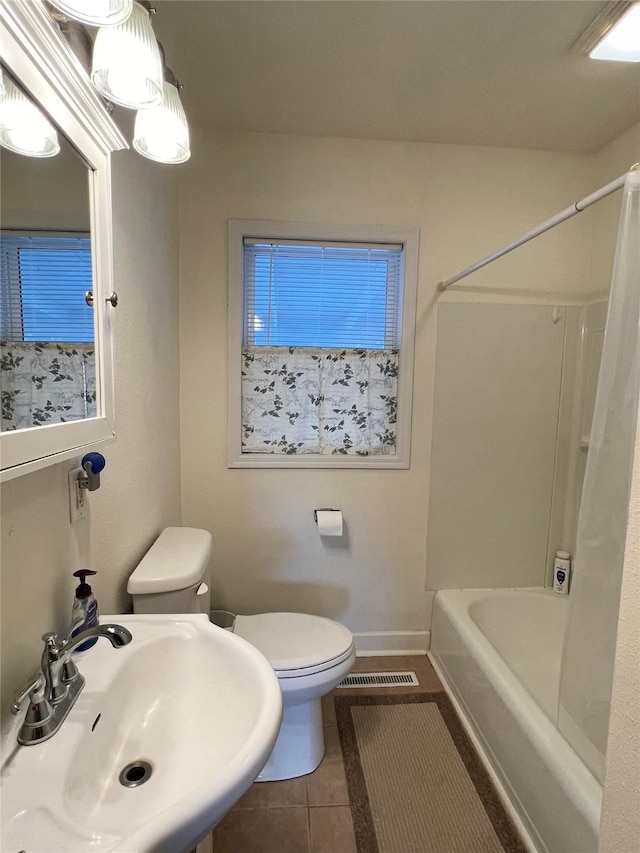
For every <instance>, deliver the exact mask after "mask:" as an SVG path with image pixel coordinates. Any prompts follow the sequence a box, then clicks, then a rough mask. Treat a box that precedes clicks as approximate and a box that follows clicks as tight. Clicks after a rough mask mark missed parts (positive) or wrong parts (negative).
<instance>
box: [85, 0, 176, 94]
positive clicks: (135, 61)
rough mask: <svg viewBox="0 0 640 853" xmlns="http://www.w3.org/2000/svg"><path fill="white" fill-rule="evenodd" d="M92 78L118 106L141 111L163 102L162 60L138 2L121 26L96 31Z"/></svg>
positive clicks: (144, 12)
mask: <svg viewBox="0 0 640 853" xmlns="http://www.w3.org/2000/svg"><path fill="white" fill-rule="evenodd" d="M91 79H92V80H93V84H94V86H95V87H96V89H97V90H98V91H99V92H100V94H101V95H104V97H105V98H107V100H109V101H112V102H113V103H114V104H119V105H120V106H121V107H128V108H129V109H131V110H143V109H149V108H151V107H157V106H158V105H159V104H161V103H162V84H163V74H162V57H161V55H160V49H159V48H158V43H157V41H156V37H155V35H154V34H153V27H152V26H151V21H150V20H149V13H148V12H147V10H146V9H145V8H144V7H143V6H141V5H140V4H139V3H135V2H134V4H133V11H132V12H131V16H130V17H129V18H128V19H127V20H126V21H125V22H124V23H123V24H118V25H117V26H115V27H101V28H100V29H99V30H98V34H97V35H96V40H95V43H94V45H93V68H92V71H91Z"/></svg>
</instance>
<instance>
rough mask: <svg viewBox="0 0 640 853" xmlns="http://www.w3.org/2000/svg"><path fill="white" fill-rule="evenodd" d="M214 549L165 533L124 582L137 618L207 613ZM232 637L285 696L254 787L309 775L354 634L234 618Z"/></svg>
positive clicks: (303, 621)
mask: <svg viewBox="0 0 640 853" xmlns="http://www.w3.org/2000/svg"><path fill="white" fill-rule="evenodd" d="M212 544H213V539H212V537H211V534H210V533H209V532H208V531H206V530H197V529H196V528H193V527H167V528H166V530H164V531H163V532H162V533H161V534H160V536H159V537H158V538H157V540H156V541H155V542H154V544H153V545H152V546H151V548H150V549H149V550H148V551H147V553H146V554H145V556H144V557H143V558H142V560H141V561H140V563H139V564H138V566H137V568H136V569H134V571H133V573H132V575H131V577H130V578H129V583H128V585H127V591H128V592H129V594H130V595H131V596H132V597H133V610H134V613H200V612H209V598H210V595H209V589H208V586H207V581H208V579H209V578H208V568H209V561H210V558H211V551H212ZM231 630H233V632H234V633H235V634H237V635H238V636H239V637H242V638H243V639H245V640H247V641H248V642H249V643H251V644H252V645H253V646H255V647H256V648H257V649H259V651H261V652H262V654H263V655H264V656H265V657H266V658H267V659H268V660H269V662H270V663H271V666H272V667H273V669H274V670H275V673H276V675H277V676H278V681H279V683H280V689H281V690H282V700H283V705H284V712H283V717H282V725H281V727H280V734H279V735H278V739H277V741H276V744H275V746H274V748H273V752H272V753H271V755H270V757H269V760H268V761H267V763H266V765H265V767H264V769H263V770H262V772H261V773H260V775H259V776H258V779H257V781H259V782H273V781H276V780H279V779H293V778H294V777H295V776H304V775H305V774H306V773H311V772H312V771H313V770H315V769H316V767H317V766H318V764H320V761H321V760H322V756H323V755H324V735H323V728H322V709H321V703H320V699H321V697H322V696H324V695H325V694H326V693H329V692H330V691H331V690H333V688H334V687H335V686H336V685H337V684H339V683H340V681H342V679H343V678H344V677H345V676H346V675H347V673H348V672H349V670H350V669H351V667H352V665H353V661H354V660H355V656H356V650H355V646H354V644H353V637H352V635H351V631H349V629H348V628H345V626H344V625H340V623H338V622H334V621H333V620H332V619H325V618H323V617H322V616H310V615H308V614H306V613H260V614H258V615H256V616H237V617H236V618H235V622H234V623H233V627H232V628H231Z"/></svg>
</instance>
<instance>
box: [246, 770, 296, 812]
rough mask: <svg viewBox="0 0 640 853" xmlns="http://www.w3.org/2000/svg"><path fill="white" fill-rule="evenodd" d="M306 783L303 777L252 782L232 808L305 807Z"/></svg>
mask: <svg viewBox="0 0 640 853" xmlns="http://www.w3.org/2000/svg"><path fill="white" fill-rule="evenodd" d="M306 805H307V783H306V781H305V777H304V776H299V777H298V778H297V779H285V780H283V781H282V782H254V783H253V785H252V786H251V787H250V788H249V790H248V791H247V793H246V794H245V795H244V796H243V797H241V798H240V799H239V800H238V802H237V803H236V805H235V806H234V808H236V809H255V808H273V807H277V806H306Z"/></svg>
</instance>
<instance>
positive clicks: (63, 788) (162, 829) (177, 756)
mask: <svg viewBox="0 0 640 853" xmlns="http://www.w3.org/2000/svg"><path fill="white" fill-rule="evenodd" d="M101 621H102V622H116V623H118V624H120V625H124V626H125V627H126V628H128V629H129V631H131V633H132V635H133V640H132V642H131V643H130V644H129V645H127V646H125V647H123V648H121V649H113V648H112V647H111V645H110V644H109V643H108V642H105V641H104V640H102V639H100V640H98V642H97V643H96V644H95V645H94V646H93V648H91V649H89V650H87V651H85V652H82V653H79V654H75V655H74V659H75V661H76V663H77V665H78V669H79V670H80V672H81V673H82V675H84V677H85V679H86V683H85V687H84V690H83V691H82V693H81V694H80V696H79V697H78V699H77V701H76V703H75V705H74V707H73V708H72V709H71V712H70V713H69V716H68V717H67V719H66V720H65V721H64V723H63V724H62V727H61V729H60V730H59V731H58V732H57V734H55V735H54V736H53V737H52V738H51V739H50V740H47V741H44V742H43V743H39V744H34V745H31V746H20V745H18V743H17V741H16V735H17V732H18V729H19V727H20V723H21V721H22V717H23V716H24V714H21V715H20V717H19V718H17V719H12V720H11V721H10V723H9V724H8V725H7V727H5V728H4V730H3V733H2V768H1V779H2V833H1V843H0V849H1V850H2V851H3V853H19V851H25V853H76V851H77V853H89V851H91V853H93V851H103V850H114V851H127V853H143V851H149V853H151V851H153V853H180V851H189V850H192V849H193V848H194V847H195V846H196V844H197V842H198V841H199V840H200V839H201V838H203V837H204V836H205V835H206V834H207V832H208V831H209V830H210V829H211V828H212V827H213V826H215V824H216V823H217V822H218V821H219V820H220V819H221V818H222V816H223V815H224V814H225V812H227V811H228V810H229V808H230V807H231V806H232V805H233V803H234V802H236V800H238V799H239V797H240V796H241V795H242V794H243V793H244V791H246V789H247V788H248V787H249V786H250V785H251V783H252V782H253V780H254V779H255V778H256V776H257V775H258V773H259V772H260V771H261V769H262V767H263V766H264V764H265V762H266V760H267V758H268V757H269V754H270V753H271V749H272V747H273V744H274V743H275V740H276V737H277V734H278V729H279V727H280V719H281V714H282V699H281V694H280V688H279V686H278V680H277V678H276V676H275V673H274V672H273V670H272V668H271V666H270V664H269V662H268V661H267V660H266V658H264V657H263V656H262V655H261V654H260V653H259V652H258V651H257V649H255V648H254V647H253V646H251V645H249V643H247V642H245V641H244V640H242V639H241V638H240V637H237V636H236V635H235V634H231V633H230V632H228V631H225V630H223V629H222V628H218V627H216V626H215V625H212V624H211V623H210V622H209V620H208V618H207V616H206V615H205V614H197V615H196V614H193V615H191V614H187V615H184V614H181V615H176V616H172V615H169V616H167V615H159V616H155V615H149V616H147V615H135V616H129V615H128V616H107V617H103V618H102V619H101ZM130 765H133V766H130ZM127 767H129V770H126V769H125V768H127ZM123 771H124V776H123V779H122V781H121V780H120V776H121V773H122V772H123ZM149 771H150V775H149ZM146 776H148V778H146V779H145V777H146ZM123 783H127V784H123ZM130 786H131V787H130Z"/></svg>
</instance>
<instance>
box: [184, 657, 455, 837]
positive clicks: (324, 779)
mask: <svg viewBox="0 0 640 853" xmlns="http://www.w3.org/2000/svg"><path fill="white" fill-rule="evenodd" d="M386 670H413V671H414V672H415V673H416V675H417V677H418V680H419V682H420V685H419V686H418V687H415V686H410V687H393V688H373V689H372V688H365V689H361V688H350V689H341V690H339V691H336V692H338V693H339V695H342V696H345V695H348V694H349V693H357V694H362V693H365V692H366V693H370V694H375V693H386V694H388V693H390V692H393V693H414V692H420V691H424V692H426V693H431V692H434V691H437V690H442V685H441V684H440V681H439V680H438V677H437V675H436V674H435V672H434V670H433V668H432V666H431V664H430V663H429V660H428V658H427V657H426V655H425V656H416V657H413V656H409V657H402V656H396V657H367V658H358V659H357V660H356V663H355V665H354V667H353V672H375V671H386ZM323 719H324V726H325V744H326V752H325V756H324V758H323V760H322V762H321V764H320V766H319V767H318V769H317V770H316V771H315V772H314V773H311V774H309V775H308V776H302V777H300V778H299V779H288V780H286V781H284V782H261V783H255V784H254V785H252V787H251V788H250V789H249V790H248V791H247V793H246V794H245V795H244V797H242V799H241V800H239V801H238V802H237V803H236V805H235V806H234V807H233V809H232V810H231V811H230V812H229V813H228V814H227V815H226V816H225V817H224V819H223V820H222V822H221V823H220V824H218V826H217V827H216V828H215V830H214V831H213V833H212V836H211V838H210V839H207V841H208V842H209V845H208V849H209V850H210V849H213V853H356V846H355V838H354V835H353V824H352V821H351V809H350V807H349V795H348V791H347V782H346V777H345V774H344V767H343V764H342V752H341V749H340V740H339V737H338V729H337V728H336V717H335V709H334V704H333V694H330V695H329V696H326V697H325V698H324V700H323ZM211 844H212V848H211ZM199 849H200V848H199Z"/></svg>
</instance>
